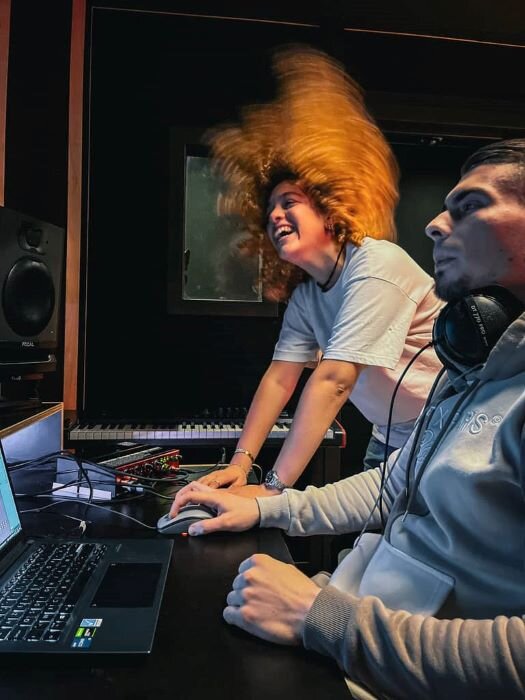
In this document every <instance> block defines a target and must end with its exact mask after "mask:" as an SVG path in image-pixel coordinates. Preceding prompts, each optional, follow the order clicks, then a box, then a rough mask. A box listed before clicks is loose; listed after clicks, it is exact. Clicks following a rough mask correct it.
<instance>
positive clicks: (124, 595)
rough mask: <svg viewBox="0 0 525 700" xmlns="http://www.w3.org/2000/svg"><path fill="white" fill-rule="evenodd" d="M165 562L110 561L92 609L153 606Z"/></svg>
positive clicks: (92, 602) (92, 603)
mask: <svg viewBox="0 0 525 700" xmlns="http://www.w3.org/2000/svg"><path fill="white" fill-rule="evenodd" d="M161 568H162V564H110V566H109V567H108V570H107V571H106V574H105V576H104V578H103V579H102V581H101V582H100V585H99V587H98V590H97V592H96V593H95V597H94V598H93V600H92V601H91V607H92V608H148V607H151V606H152V605H153V601H154V599H155V592H156V590H157V584H158V582H159V576H160V572H161Z"/></svg>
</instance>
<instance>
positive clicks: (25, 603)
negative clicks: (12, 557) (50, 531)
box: [0, 542, 107, 649]
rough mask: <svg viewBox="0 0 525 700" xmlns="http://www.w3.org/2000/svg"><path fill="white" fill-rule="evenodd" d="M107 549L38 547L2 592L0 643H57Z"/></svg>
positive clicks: (85, 545) (79, 545)
mask: <svg viewBox="0 0 525 700" xmlns="http://www.w3.org/2000/svg"><path fill="white" fill-rule="evenodd" d="M106 549H107V546H106V545H104V544H96V543H87V542H86V543H78V542H76V543H71V544H70V543H66V544H41V545H39V547H38V548H36V549H35V551H33V552H32V553H31V555H30V556H29V557H28V558H27V559H26V561H25V562H24V563H23V564H22V566H20V567H19V568H18V569H17V570H16V571H15V573H14V574H13V575H12V576H11V578H10V579H9V580H8V581H7V583H6V584H5V585H4V586H3V587H2V588H1V589H0V643H1V642H3V641H19V640H25V641H29V642H40V641H44V642H58V641H59V639H60V636H61V634H62V632H63V631H64V629H65V627H66V625H67V623H68V621H69V618H70V617H71V613H72V612H73V609H74V607H75V603H76V602H77V601H78V599H79V598H80V595H81V594H82V591H83V590H84V587H85V585H86V583H87V581H88V580H89V578H90V576H91V574H92V573H93V570H94V569H95V568H96V567H97V565H98V563H99V561H100V559H101V558H102V557H103V556H104V553H105V551H106ZM0 649H1V646H0Z"/></svg>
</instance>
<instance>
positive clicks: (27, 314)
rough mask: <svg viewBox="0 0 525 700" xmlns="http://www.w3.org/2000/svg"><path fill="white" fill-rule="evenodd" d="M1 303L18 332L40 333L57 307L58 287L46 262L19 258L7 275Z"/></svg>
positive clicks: (25, 334) (7, 318) (31, 334)
mask: <svg viewBox="0 0 525 700" xmlns="http://www.w3.org/2000/svg"><path fill="white" fill-rule="evenodd" d="M2 306H3V309H4V315H5V319H6V321H7V323H8V324H9V326H10V327H11V329H12V330H13V331H14V332H15V333H17V334H18V335H20V336H24V337H26V338H27V337H32V336H35V335H38V334H39V333H41V332H42V331H43V330H44V328H45V327H46V326H47V324H48V323H49V321H50V320H51V316H52V315H53V309H54V308H55V287H54V285H53V278H52V275H51V273H50V272H49V270H48V268H47V267H46V265H44V263H43V262H41V261H39V260H34V259H33V258H28V257H26V258H20V260H18V261H17V262H16V263H15V264H14V265H13V267H12V268H11V269H10V270H9V273H8V274H7V276H6V279H5V282H4V288H3V293H2Z"/></svg>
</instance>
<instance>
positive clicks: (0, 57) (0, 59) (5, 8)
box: [0, 0, 11, 206]
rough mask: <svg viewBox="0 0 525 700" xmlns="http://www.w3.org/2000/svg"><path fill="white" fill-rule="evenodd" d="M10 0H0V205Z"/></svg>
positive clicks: (1, 200) (0, 203)
mask: <svg viewBox="0 0 525 700" xmlns="http://www.w3.org/2000/svg"><path fill="white" fill-rule="evenodd" d="M10 18H11V0H0V206H4V202H5V195H4V189H5V128H6V111H7V70H8V65H9V24H10Z"/></svg>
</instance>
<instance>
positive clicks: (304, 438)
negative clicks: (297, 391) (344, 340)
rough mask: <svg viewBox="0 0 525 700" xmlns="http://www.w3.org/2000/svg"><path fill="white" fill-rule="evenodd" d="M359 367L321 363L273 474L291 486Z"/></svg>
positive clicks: (317, 443) (339, 407) (341, 404)
mask: <svg viewBox="0 0 525 700" xmlns="http://www.w3.org/2000/svg"><path fill="white" fill-rule="evenodd" d="M362 367H363V366H362V365H358V364H356V363H354V362H343V361H341V360H322V361H321V363H320V364H319V365H318V367H317V369H315V370H314V372H313V373H312V375H311V377H310V379H309V380H308V382H307V383H306V385H305V387H304V389H303V393H302V395H301V398H300V401H299V404H298V406H297V410H296V412H295V416H294V419H293V422H292V426H291V429H290V432H289V434H288V436H287V438H286V440H285V442H284V445H283V447H282V449H281V451H280V453H279V456H278V458H277V460H276V462H275V465H274V471H275V472H276V473H277V475H278V476H279V479H280V480H281V481H282V482H283V483H284V484H286V485H287V486H292V485H293V484H294V483H295V482H296V481H297V479H298V478H299V477H300V475H301V474H302V473H303V471H304V469H305V467H306V465H307V464H308V462H309V461H310V459H311V458H312V456H313V454H314V452H315V451H316V449H317V448H318V447H319V445H320V444H321V441H322V439H323V437H324V435H325V433H326V431H327V430H328V428H329V427H330V425H331V424H332V422H333V420H334V418H335V417H336V416H337V414H338V413H339V411H340V410H341V407H342V406H343V405H344V404H345V402H346V401H347V400H348V397H349V395H350V394H351V392H352V389H353V388H354V385H355V383H356V381H357V378H358V377H359V374H360V372H361V369H362Z"/></svg>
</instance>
